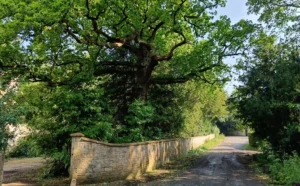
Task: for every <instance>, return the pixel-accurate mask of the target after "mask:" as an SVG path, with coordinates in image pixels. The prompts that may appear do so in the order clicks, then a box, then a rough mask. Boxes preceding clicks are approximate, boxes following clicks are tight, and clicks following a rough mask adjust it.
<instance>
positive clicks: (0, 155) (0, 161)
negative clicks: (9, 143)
mask: <svg viewBox="0 0 300 186" xmlns="http://www.w3.org/2000/svg"><path fill="white" fill-rule="evenodd" d="M4 157H5V154H4V152H0V186H1V185H2V182H3V166H4Z"/></svg>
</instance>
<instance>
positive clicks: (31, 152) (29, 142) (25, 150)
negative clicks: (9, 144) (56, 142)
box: [7, 136, 42, 158]
mask: <svg viewBox="0 0 300 186" xmlns="http://www.w3.org/2000/svg"><path fill="white" fill-rule="evenodd" d="M41 155H42V152H41V149H40V148H39V147H38V145H37V143H36V141H35V140H34V139H33V138H32V137H31V136H28V137H25V138H23V139H22V140H21V141H20V142H19V143H18V144H17V146H15V147H13V148H12V149H11V150H10V151H9V152H8V155H7V156H8V157H10V158H21V157H22V158H23V157H38V156H41Z"/></svg>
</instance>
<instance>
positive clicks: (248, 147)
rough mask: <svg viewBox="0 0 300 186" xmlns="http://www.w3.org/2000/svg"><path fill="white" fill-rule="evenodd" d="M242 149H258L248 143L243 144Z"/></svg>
mask: <svg viewBox="0 0 300 186" xmlns="http://www.w3.org/2000/svg"><path fill="white" fill-rule="evenodd" d="M243 149H244V150H254V151H259V150H258V148H256V147H252V146H251V145H250V144H247V145H245V146H243Z"/></svg>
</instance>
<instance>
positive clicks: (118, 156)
mask: <svg viewBox="0 0 300 186" xmlns="http://www.w3.org/2000/svg"><path fill="white" fill-rule="evenodd" d="M71 137H72V150H71V153H72V156H71V167H70V175H71V178H72V180H76V181H77V183H97V182H105V181H116V180H123V179H133V178H136V177H138V176H139V175H141V174H142V173H144V172H145V171H151V170H154V169H155V168H157V167H160V166H161V165H162V164H164V163H166V162H168V161H170V160H171V159H173V158H177V157H179V156H182V155H184V154H186V153H187V152H188V151H189V150H192V149H195V148H197V147H199V146H200V145H202V144H203V143H204V142H205V140H208V139H212V138H214V135H213V134H212V135H208V136H201V137H193V138H182V139H170V140H160V141H147V142H141V143H129V144H111V143H104V142H101V141H95V140H92V139H88V138H85V137H84V135H83V134H80V133H76V134H72V135H71Z"/></svg>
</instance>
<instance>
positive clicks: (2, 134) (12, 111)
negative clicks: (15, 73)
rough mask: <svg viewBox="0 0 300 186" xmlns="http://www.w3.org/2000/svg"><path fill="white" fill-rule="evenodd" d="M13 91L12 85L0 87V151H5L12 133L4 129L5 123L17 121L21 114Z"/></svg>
mask: <svg viewBox="0 0 300 186" xmlns="http://www.w3.org/2000/svg"><path fill="white" fill-rule="evenodd" d="M2 90H3V91H2ZM14 93H15V87H14V86H6V87H5V88H4V89H2V87H1V89H0V151H5V149H6V147H7V140H8V139H9V138H10V137H11V135H12V134H9V133H8V131H7V130H6V127H7V125H9V124H15V123H17V121H18V120H19V116H20V115H21V114H22V109H21V108H18V107H16V104H15V101H14Z"/></svg>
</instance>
